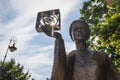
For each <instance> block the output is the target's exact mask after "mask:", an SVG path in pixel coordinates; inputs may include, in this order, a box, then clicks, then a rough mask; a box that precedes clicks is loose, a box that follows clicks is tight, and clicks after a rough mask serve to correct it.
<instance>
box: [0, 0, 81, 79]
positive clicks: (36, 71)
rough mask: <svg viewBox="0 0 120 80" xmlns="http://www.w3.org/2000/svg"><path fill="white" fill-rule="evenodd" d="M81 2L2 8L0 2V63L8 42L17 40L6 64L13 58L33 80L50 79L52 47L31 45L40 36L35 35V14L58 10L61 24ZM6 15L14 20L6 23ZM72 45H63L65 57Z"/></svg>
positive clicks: (17, 0) (25, 0) (40, 0)
mask: <svg viewBox="0 0 120 80" xmlns="http://www.w3.org/2000/svg"><path fill="white" fill-rule="evenodd" d="M80 2H81V1H80V0H74V1H73V0H9V1H8V2H6V4H5V5H3V3H5V2H4V1H3V2H0V4H2V5H0V11H1V12H0V14H1V15H0V45H1V46H0V60H2V59H3V57H4V53H5V51H6V49H7V46H8V43H9V39H10V38H11V37H12V36H16V37H17V44H16V46H17V48H18V50H17V51H16V52H14V54H8V57H7V60H9V59H10V58H15V59H16V61H17V62H18V63H20V64H22V65H23V66H24V68H25V70H29V71H31V73H32V77H34V78H35V80H46V79H45V77H50V73H51V68H52V63H53V52H54V44H52V45H49V46H46V47H43V46H40V45H36V44H38V43H36V44H33V45H31V44H30V42H31V41H32V40H33V38H35V37H37V36H38V35H39V34H38V33H37V32H36V31H35V23H36V17H37V13H38V12H40V11H45V10H51V9H57V8H59V9H60V12H61V18H62V21H64V20H65V19H66V18H67V17H68V14H69V13H70V12H72V11H73V9H74V8H76V6H77V5H79V4H80ZM6 6H7V8H6ZM78 9H79V8H78ZM8 15H9V16H11V15H12V16H14V17H12V18H10V19H9V18H8V17H7V16H8ZM73 15H74V14H73ZM43 38H44V37H43ZM34 43H35V42H34ZM71 45H73V43H68V42H66V50H67V53H69V52H70V50H72V49H75V46H74V47H73V46H71ZM45 71H46V72H47V71H48V72H47V73H46V72H45ZM39 78H40V79H39Z"/></svg>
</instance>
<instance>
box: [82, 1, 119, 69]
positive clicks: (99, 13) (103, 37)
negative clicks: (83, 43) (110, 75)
mask: <svg viewBox="0 0 120 80" xmlns="http://www.w3.org/2000/svg"><path fill="white" fill-rule="evenodd" d="M119 4H120V0H89V1H86V2H84V5H83V7H82V9H81V10H80V13H81V17H82V18H83V19H84V20H85V21H87V22H88V23H89V24H90V28H91V39H90V41H89V42H88V44H89V45H90V47H92V48H94V49H96V50H100V51H104V52H106V53H108V54H109V56H110V58H111V59H112V61H113V62H114V63H115V65H116V66H117V67H118V70H119V71H120V5H119Z"/></svg>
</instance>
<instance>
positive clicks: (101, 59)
mask: <svg viewBox="0 0 120 80" xmlns="http://www.w3.org/2000/svg"><path fill="white" fill-rule="evenodd" d="M92 53H93V59H95V60H96V61H97V63H99V64H104V63H105V62H106V57H107V54H106V53H105V52H102V51H96V50H94V51H92Z"/></svg>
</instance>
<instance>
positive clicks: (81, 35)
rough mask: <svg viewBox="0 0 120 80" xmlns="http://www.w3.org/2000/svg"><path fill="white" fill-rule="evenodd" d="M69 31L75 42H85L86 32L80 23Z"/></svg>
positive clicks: (75, 24)
mask: <svg viewBox="0 0 120 80" xmlns="http://www.w3.org/2000/svg"><path fill="white" fill-rule="evenodd" d="M72 26H73V28H72V31H71V34H72V38H73V40H74V41H75V42H77V41H86V30H85V27H84V26H83V25H82V24H81V23H74V24H73V25H72Z"/></svg>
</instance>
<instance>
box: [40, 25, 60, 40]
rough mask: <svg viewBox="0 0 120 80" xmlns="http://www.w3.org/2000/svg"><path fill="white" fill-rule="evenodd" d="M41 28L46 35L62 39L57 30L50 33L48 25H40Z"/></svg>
mask: <svg viewBox="0 0 120 80" xmlns="http://www.w3.org/2000/svg"><path fill="white" fill-rule="evenodd" d="M41 28H42V30H43V32H44V33H45V34H46V35H48V36H50V37H54V38H56V39H62V36H61V34H60V33H58V32H54V33H53V35H52V34H51V29H50V28H49V27H46V26H44V27H43V26H42V27H41Z"/></svg>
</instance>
